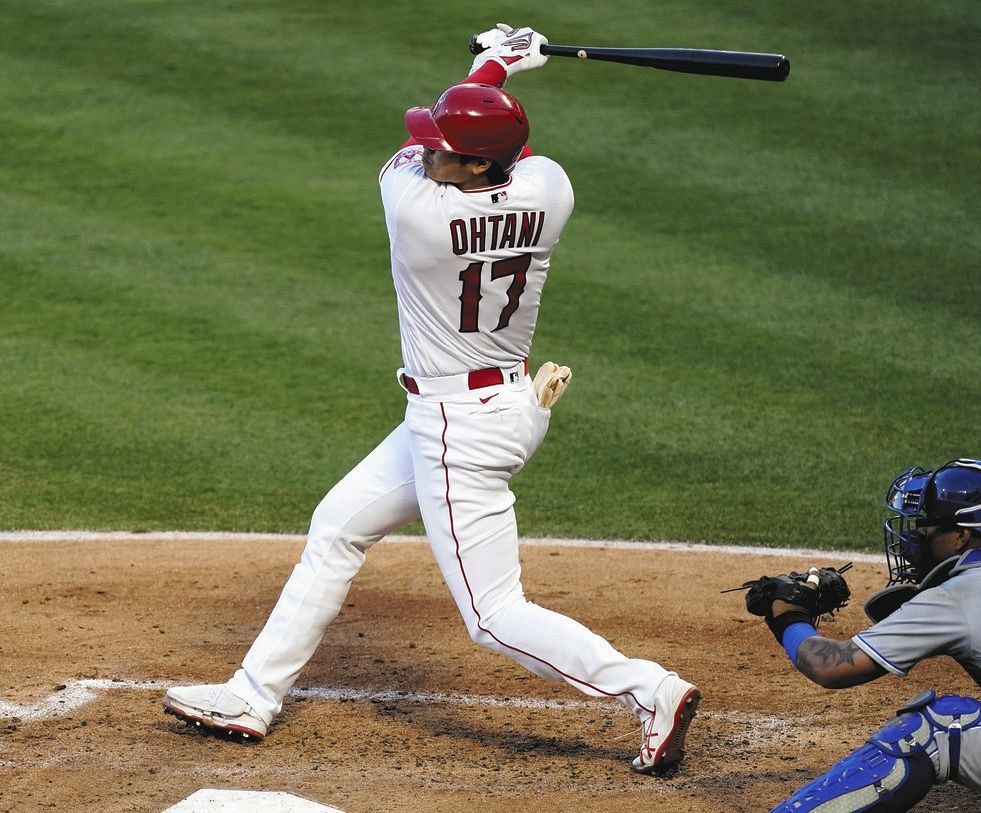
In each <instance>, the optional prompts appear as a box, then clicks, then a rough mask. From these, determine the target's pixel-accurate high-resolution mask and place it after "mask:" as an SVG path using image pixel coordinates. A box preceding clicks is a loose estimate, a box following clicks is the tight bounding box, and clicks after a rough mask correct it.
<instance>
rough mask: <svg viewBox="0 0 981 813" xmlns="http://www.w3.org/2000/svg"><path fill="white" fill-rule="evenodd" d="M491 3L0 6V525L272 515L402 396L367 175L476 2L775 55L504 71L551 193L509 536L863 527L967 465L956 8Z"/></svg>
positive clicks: (971, 21)
mask: <svg viewBox="0 0 981 813" xmlns="http://www.w3.org/2000/svg"><path fill="white" fill-rule="evenodd" d="M526 7H527V4H526V3H519V2H502V3H499V4H496V6H495V7H494V8H488V10H487V11H486V19H471V18H470V15H471V14H472V12H469V11H468V12H466V13H464V9H465V8H469V7H467V6H464V5H462V4H454V3H438V2H437V3H429V4H427V5H426V6H425V10H424V11H423V10H422V9H421V7H419V5H418V4H416V3H403V2H396V3H392V2H385V3H381V2H364V3H357V4H336V3H324V2H320V0H307V2H291V0H279V1H278V2H275V3H273V2H235V3H231V2H213V3H192V2H150V1H149V0H129V1H128V2H89V1H86V0H61V1H57V2H56V1H52V0H30V2H15V1H14V0H0V528H8V529H9V528H34V529H48V528H113V529H159V528H186V529H230V530H284V531H302V530H304V529H305V526H306V523H307V520H308V518H309V514H310V512H311V511H312V509H313V507H314V506H315V505H316V503H317V501H318V500H319V498H320V497H321V495H322V494H323V492H324V491H326V489H327V488H328V487H329V486H330V485H331V484H332V483H333V482H335V481H336V480H337V479H338V478H340V477H341V476H342V475H343V474H344V473H345V472H346V471H347V470H348V469H349V468H350V467H351V466H352V465H354V464H355V463H356V462H357V461H358V460H360V459H361V457H362V456H363V455H364V454H365V453H366V452H367V451H368V450H369V449H370V448H371V447H372V446H374V445H375V443H377V442H378V441H379V440H380V439H381V438H382V437H384V435H385V434H386V433H387V432H388V431H389V430H390V429H391V428H392V427H394V426H395V425H396V424H397V423H398V422H399V420H400V419H401V414H402V409H403V399H402V392H401V390H399V389H398V387H397V386H396V385H395V383H394V379H393V370H394V369H395V368H396V367H397V366H398V365H399V362H400V354H399V347H398V330H397V324H396V315H395V304H394V295H393V292H392V288H391V280H390V270H389V266H388V247H387V242H386V234H385V229H384V223H383V219H382V214H381V205H380V201H379V197H378V192H377V185H376V175H377V172H378V169H379V167H380V166H381V164H382V163H383V162H384V161H385V160H386V159H387V157H388V156H389V155H390V153H391V152H392V151H393V150H394V148H395V147H396V146H397V145H398V144H399V143H400V142H401V141H402V139H403V138H404V133H403V130H402V113H403V111H404V109H405V108H406V107H408V106H411V105H414V104H421V103H428V102H430V101H431V100H432V99H433V98H434V97H435V96H436V95H437V94H438V93H439V92H440V91H441V90H442V89H443V87H444V86H446V85H448V84H451V83H452V82H454V81H456V80H458V79H459V78H461V77H462V76H464V75H466V72H467V69H468V67H469V55H468V54H467V52H466V44H467V40H468V38H469V35H470V33H471V32H472V31H475V30H479V29H480V28H483V27H487V26H489V25H490V24H493V23H494V22H495V21H496V20H497V19H505V20H508V21H511V22H517V23H526V24H531V25H535V26H537V27H539V28H540V29H541V30H543V31H544V32H545V33H546V34H548V35H549V36H550V38H551V39H552V41H553V42H557V43H585V44H611V45H636V46H642V45H665V46H691V47H707V48H727V49H734V50H736V49H740V50H761V51H781V52H784V53H786V54H788V55H789V56H790V57H791V60H792V63H793V71H792V74H791V77H790V80H789V81H788V82H786V83H785V84H782V85H779V84H770V83H756V82H740V81H736V80H729V79H718V78H708V77H695V76H682V75H678V74H667V73H662V72H655V71H650V70H644V69H639V68H627V67H624V66H615V65H605V64H599V63H594V64H582V63H579V62H577V61H575V60H559V59H553V60H552V61H551V62H550V63H549V64H548V65H547V66H546V67H545V69H543V70H540V71H534V72H531V73H526V74H522V75H520V76H518V77H516V78H515V79H514V80H513V81H512V82H511V83H510V84H509V89H510V90H511V91H512V92H514V93H515V94H516V95H518V96H519V97H520V98H521V99H522V100H523V101H524V102H525V103H526V106H527V108H528V111H529V115H530V117H531V119H532V129H533V146H534V147H535V149H536V151H538V152H540V153H544V154H547V155H550V156H551V157H553V158H555V159H557V160H558V161H559V162H560V163H561V164H562V165H563V166H564V167H565V168H566V170H567V171H568V173H569V175H570V177H571V178H572V181H573V184H574V186H575V189H576V194H577V206H576V212H575V214H574V215H573V217H572V220H571V221H570V223H569V226H568V227H567V229H566V232H565V234H564V236H563V239H562V242H561V244H560V246H559V247H558V249H557V251H556V254H555V258H554V261H553V269H552V273H551V275H550V281H549V283H548V286H547V288H546V295H545V301H544V306H543V308H542V313H541V318H540V322H539V332H538V338H537V341H536V345H535V348H534V356H533V359H532V362H533V364H536V363H538V362H541V361H544V360H546V359H554V360H557V361H560V362H563V363H566V364H569V365H570V366H571V367H572V368H573V369H574V371H575V382H574V384H573V386H572V388H571V389H570V391H569V393H568V394H567V396H566V398H565V399H564V400H563V402H562V403H561V404H560V405H559V407H558V408H557V410H556V412H555V415H554V418H553V423H552V431H551V433H550V436H549V439H548V440H547V442H546V444H545V445H544V447H543V448H542V450H541V452H540V453H539V455H538V457H537V458H536V459H535V460H534V461H533V462H532V463H531V464H530V465H529V466H528V469H527V471H526V473H524V474H522V475H521V476H520V477H519V478H517V479H516V480H515V491H516V492H517V494H518V512H519V521H520V524H521V529H522V532H523V533H525V534H531V535H544V534H555V535H566V536H587V537H618V538H640V539H654V538H674V539H687V540H707V541H710V542H745V543H757V544H758V543H764V544H774V545H781V544H794V545H800V544H807V545H814V546H829V547H843V546H844V547H849V546H851V547H857V548H861V547H867V546H871V545H877V544H878V541H879V536H878V530H877V522H878V517H879V505H880V503H881V497H882V492H883V490H884V489H885V486H886V484H887V481H888V480H889V478H890V477H891V475H892V474H894V473H895V472H896V471H898V470H899V469H901V468H904V467H905V466H907V465H909V464H911V463H922V464H924V465H930V464H937V463H942V462H944V461H946V460H947V459H949V458H950V457H953V456H957V455H959V454H973V455H981V431H979V409H978V403H979V396H981V383H979V382H981V330H979V315H981V268H979V263H978V257H979V256H981V252H979V249H981V239H979V226H978V214H979V212H978V205H977V201H978V197H977V189H978V186H979V180H981V179H979V169H978V168H979V166H981V160H979V159H981V155H979V138H978V130H979V127H978V109H979V106H978V102H979V97H978V91H977V76H978V73H979V71H978V68H979V59H978V53H979V52H978V49H977V43H978V41H979V18H978V15H977V8H976V5H975V4H974V3H970V2H966V0H965V2H953V1H952V2H938V3H930V4H927V3H923V2H884V1H882V2H880V0H870V1H869V2H865V3H860V4H845V3H821V4H815V3H809V2H807V3H805V2H798V1H797V0H794V2H790V3H779V4H777V3H773V4H760V3H750V2H748V1H745V2H744V1H741V0H722V1H721V2H718V1H716V2H709V0H695V1H694V2H693V1H692V0H686V2H681V0H671V1H669V2H662V3H658V4H650V3H647V2H641V0H626V1H625V2H623V3H620V4H618V7H617V11H616V12H615V13H610V12H608V11H601V10H600V6H598V5H597V4H595V3H586V2H539V3H536V4H534V11H533V12H532V16H531V17H529V16H527V14H528V12H527V11H526ZM410 530H412V529H410Z"/></svg>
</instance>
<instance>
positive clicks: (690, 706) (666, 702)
mask: <svg viewBox="0 0 981 813" xmlns="http://www.w3.org/2000/svg"><path fill="white" fill-rule="evenodd" d="M701 699H702V695H701V694H700V693H699V691H698V689H697V688H695V687H694V686H692V685H691V684H690V683H686V682H685V681H683V680H682V679H681V678H679V677H678V676H677V675H670V676H669V677H667V678H665V680H664V682H663V683H662V684H661V688H660V689H659V690H658V693H657V696H656V697H655V698H654V714H651V715H647V716H645V717H641V731H642V734H641V742H640V754H639V755H638V756H637V757H636V758H635V759H634V761H633V769H634V770H635V771H637V773H644V774H650V775H654V776H660V777H663V778H667V777H670V776H674V775H675V774H676V773H678V769H679V768H680V767H681V761H682V760H683V759H684V758H685V735H686V734H687V733H688V726H690V725H691V721H692V720H693V719H694V717H695V711H696V710H697V709H698V703H699V701H700V700H701Z"/></svg>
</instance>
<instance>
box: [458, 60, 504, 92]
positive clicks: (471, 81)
mask: <svg viewBox="0 0 981 813" xmlns="http://www.w3.org/2000/svg"><path fill="white" fill-rule="evenodd" d="M507 78H508V72H507V71H506V70H504V68H502V67H501V66H500V65H498V64H497V63H496V62H485V63H484V64H483V65H481V66H480V67H479V68H477V70H475V71H474V72H473V73H472V74H470V76H468V77H467V78H466V79H464V80H463V81H462V82H457V84H459V85H497V87H501V85H503V84H504V80H505V79H507Z"/></svg>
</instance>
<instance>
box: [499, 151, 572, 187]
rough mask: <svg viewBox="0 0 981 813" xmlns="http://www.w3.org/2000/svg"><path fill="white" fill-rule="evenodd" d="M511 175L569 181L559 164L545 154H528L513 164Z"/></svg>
mask: <svg viewBox="0 0 981 813" xmlns="http://www.w3.org/2000/svg"><path fill="white" fill-rule="evenodd" d="M511 175H512V176H513V177H516V178H525V177H546V178H562V179H565V182H566V183H568V182H569V176H568V175H566V172H565V170H564V169H562V166H561V164H559V162H558V161H555V160H553V159H551V158H549V157H548V156H546V155H529V156H528V157H527V158H522V159H521V160H520V161H518V163H517V164H515V166H514V169H513V170H512V171H511Z"/></svg>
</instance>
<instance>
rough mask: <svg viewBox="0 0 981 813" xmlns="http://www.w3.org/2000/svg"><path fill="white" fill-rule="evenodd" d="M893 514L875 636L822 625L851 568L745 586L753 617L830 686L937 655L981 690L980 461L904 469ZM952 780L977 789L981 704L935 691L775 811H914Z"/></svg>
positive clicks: (874, 609)
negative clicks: (841, 636) (827, 631)
mask: <svg viewBox="0 0 981 813" xmlns="http://www.w3.org/2000/svg"><path fill="white" fill-rule="evenodd" d="M886 507H887V508H888V509H889V511H890V516H889V517H888V518H887V519H886V521H885V523H884V528H883V530H884V537H885V549H886V561H887V564H888V566H889V583H888V584H887V586H886V587H885V588H883V589H882V590H880V591H879V592H878V593H875V594H874V595H873V596H872V597H871V598H869V600H868V601H867V602H866V603H865V612H866V614H867V615H868V616H869V618H871V619H872V621H873V622H874V623H873V625H872V626H871V627H870V628H869V629H867V630H864V631H863V632H860V633H858V634H857V635H854V636H853V637H852V638H851V639H850V640H844V641H840V640H834V639H831V638H826V637H824V636H823V635H820V634H818V631H817V629H816V628H815V624H816V623H817V621H818V618H819V617H820V616H821V615H823V614H827V613H833V612H834V611H835V610H837V609H839V608H840V607H843V606H844V605H845V604H846V603H847V601H848V598H849V591H848V586H847V584H846V583H845V579H844V577H843V576H842V573H844V572H845V571H846V570H847V569H848V567H850V565H846V566H845V567H843V568H840V569H838V570H836V569H834V568H820V569H818V568H811V569H810V570H809V571H808V572H807V573H803V574H801V573H790V574H787V575H784V576H777V577H772V578H771V577H766V576H764V577H762V578H760V579H757V580H755V581H751V582H746V583H745V584H744V585H743V587H742V588H737V589H744V588H748V590H749V592H748V593H747V594H746V607H747V609H748V610H749V611H750V612H751V613H753V614H754V615H760V616H763V617H764V618H765V620H766V623H767V626H769V628H770V630H771V631H772V632H773V634H774V636H775V637H776V639H777V641H778V642H780V644H781V645H782V646H783V648H784V649H785V651H786V653H787V657H788V658H790V662H791V663H792V664H793V665H794V666H795V667H796V668H797V670H798V671H799V672H800V673H801V674H803V675H804V676H805V677H807V678H808V679H810V680H812V681H813V682H815V683H817V684H818V685H820V686H824V687H825V688H828V689H841V688H846V687H849V686H857V685H859V684H861V683H867V682H868V681H870V680H875V679H876V678H878V677H881V676H882V675H885V674H886V673H887V672H889V673H891V674H894V675H898V676H899V677H906V675H907V673H908V672H909V670H910V669H911V668H912V667H913V666H915V665H916V664H917V663H919V662H920V661H921V660H925V659H926V658H930V657H933V656H935V655H949V656H950V657H952V658H954V660H956V661H957V662H958V663H959V664H960V665H961V666H962V667H964V669H965V670H966V671H967V673H968V674H969V675H970V676H971V677H972V678H974V680H975V681H976V682H977V683H978V685H981V460H974V459H968V458H961V459H960V460H954V461H951V462H950V463H947V464H946V465H944V466H942V467H940V468H938V469H936V470H934V471H925V470H924V469H922V468H919V467H917V466H914V467H911V468H909V469H906V470H905V471H904V472H902V473H901V474H899V475H898V476H897V477H896V478H895V479H894V480H893V482H892V484H891V486H890V487H889V491H888V493H887V496H886ZM948 780H954V781H956V782H959V783H960V784H962V785H965V786H967V787H969V788H972V789H973V790H975V791H981V702H979V701H978V700H977V699H975V698H971V697H959V696H957V695H945V696H942V697H941V696H937V694H936V693H935V692H934V691H932V690H931V691H928V692H924V693H923V694H921V695H919V696H917V697H915V698H913V699H912V700H910V701H908V702H907V703H906V704H905V705H904V706H903V707H902V708H900V709H899V711H898V712H897V716H896V717H895V718H893V719H892V720H890V721H889V722H887V723H886V724H885V725H883V726H882V727H881V728H880V729H879V730H878V731H876V732H875V733H874V734H873V735H872V736H871V737H870V738H869V739H868V740H867V741H866V743H865V744H864V745H863V746H862V747H860V748H859V749H857V750H856V751H853V752H852V753H851V754H849V755H848V756H846V757H845V758H844V759H842V760H840V761H839V762H838V763H836V764H835V765H834V766H832V767H831V768H830V769H829V770H828V771H827V772H826V773H825V774H823V775H822V776H820V777H818V778H817V779H816V780H814V781H813V782H811V783H810V784H808V785H806V786H805V787H803V788H801V789H800V790H799V791H797V792H796V793H795V794H793V795H792V796H791V797H790V798H789V799H787V800H786V801H784V802H782V803H780V804H778V805H777V806H776V807H775V808H773V810H772V811H771V813H806V811H835V813H859V811H862V812H863V813H864V811H903V810H909V809H910V808H911V807H913V805H915V804H916V803H917V802H919V801H920V800H921V799H922V798H923V797H924V796H926V794H927V793H928V792H929V790H930V788H931V787H933V785H934V784H939V783H942V782H946V781H948Z"/></svg>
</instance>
